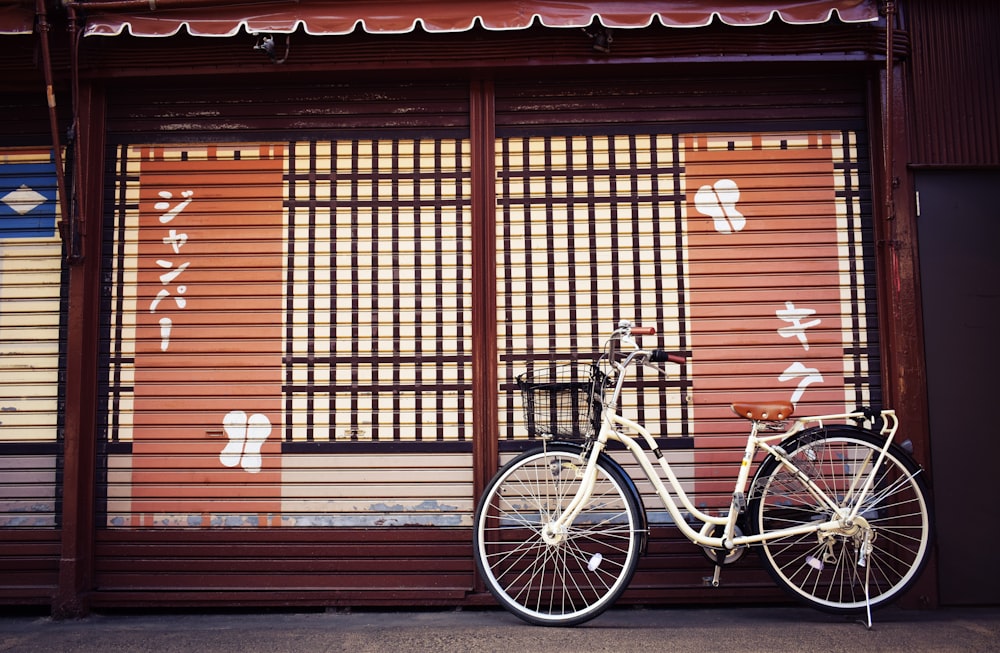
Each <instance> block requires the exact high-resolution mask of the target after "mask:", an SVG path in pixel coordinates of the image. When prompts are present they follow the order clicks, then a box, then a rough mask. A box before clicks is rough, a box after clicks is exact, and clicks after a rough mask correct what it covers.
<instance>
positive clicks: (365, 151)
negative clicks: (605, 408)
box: [107, 138, 471, 527]
mask: <svg viewBox="0 0 1000 653" xmlns="http://www.w3.org/2000/svg"><path fill="white" fill-rule="evenodd" d="M466 157H467V144H466V143H465V141H463V140H461V139H454V138H447V139H445V138H428V139H391V140H381V141H378V140H372V139H365V140H347V141H332V142H331V141H294V142H289V143H269V144H230V145H227V144H222V143H220V144H211V145H193V144H192V145H170V146H121V147H120V148H118V150H117V161H118V163H117V167H118V170H119V176H118V178H119V188H118V196H119V198H120V201H119V207H120V208H119V210H117V211H116V212H115V215H116V218H117V220H116V223H115V224H114V225H113V227H112V229H113V233H110V234H109V236H110V238H109V242H112V243H113V245H112V247H113V250H112V255H111V256H110V257H109V265H110V268H111V270H112V272H111V274H110V275H109V276H108V280H110V283H109V284H108V288H107V289H108V292H109V296H110V298H111V301H110V302H109V304H108V309H109V310H108V312H107V316H108V320H109V323H108V326H109V328H108V333H109V334H110V336H111V337H110V338H109V340H108V343H107V346H108V350H109V353H108V363H109V365H108V370H109V382H108V397H109V404H108V411H107V414H108V416H109V419H108V425H107V434H108V440H109V456H110V457H109V462H108V467H109V470H110V471H111V474H110V475H109V478H108V488H107V491H108V509H107V523H108V524H109V525H112V526H153V525H157V526H174V527H191V526H198V527H201V526H212V525H220V526H227V525H228V526H295V525H306V526H317V525H320V526H323V525H326V526H330V525H354V526H370V525H389V524H408V525H415V524H423V525H430V524H438V523H449V524H458V523H461V522H467V521H468V514H469V512H470V510H471V506H470V501H471V492H470V489H469V483H470V482H471V473H470V471H469V468H470V464H469V460H468V457H469V454H468V451H469V448H468V445H469V444H470V443H471V431H470V428H471V420H470V414H469V413H470V408H471V398H470V397H469V396H468V386H469V381H470V380H469V374H468V365H469V362H468V360H469V330H468V327H467V315H468V310H469V309H468V303H469V289H470V285H469V276H470V272H469V254H468V233H469V227H468V224H467V220H468V211H467V210H466V208H465V204H466V200H465V198H464V194H465V187H466V186H467V181H466V175H467V174H468V173H467V162H466V161H465V159H466ZM435 451H437V452H440V453H437V454H436V453H435ZM406 452H413V455H406ZM366 453H367V454H370V455H365V454H366ZM439 513H446V514H444V515H441V514H439Z"/></svg>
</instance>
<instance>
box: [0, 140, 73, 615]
mask: <svg viewBox="0 0 1000 653" xmlns="http://www.w3.org/2000/svg"><path fill="white" fill-rule="evenodd" d="M56 199H57V193H56V179H55V164H54V162H53V160H52V153H51V150H50V149H44V148H2V149H0V541H2V545H0V598H4V597H12V598H14V599H16V600H17V601H18V602H24V601H34V600H36V599H41V600H45V598H46V597H47V596H50V595H51V591H52V589H51V588H52V587H54V586H55V582H56V573H57V563H58V558H59V554H58V530H57V529H56V527H57V526H58V525H59V514H60V504H59V487H58V479H59V471H60V460H61V453H62V444H61V440H62V438H61V428H62V418H61V407H62V405H61V397H62V394H61V391H62V388H61V382H60V379H61V375H62V374H61V372H62V370H63V360H62V354H63V350H64V349H63V347H64V341H65V337H64V332H63V329H64V319H63V312H62V310H63V298H64V290H65V283H64V272H65V270H64V267H63V264H62V244H61V241H60V239H59V235H58V234H57V232H56V218H57V215H58V210H57V203H56Z"/></svg>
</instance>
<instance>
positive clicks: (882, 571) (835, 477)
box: [748, 426, 931, 614]
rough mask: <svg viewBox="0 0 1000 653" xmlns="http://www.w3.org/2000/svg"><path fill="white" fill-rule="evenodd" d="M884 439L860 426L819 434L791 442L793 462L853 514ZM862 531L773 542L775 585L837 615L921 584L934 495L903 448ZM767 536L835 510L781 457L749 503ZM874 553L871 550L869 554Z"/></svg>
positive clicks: (878, 478) (766, 466)
mask: <svg viewBox="0 0 1000 653" xmlns="http://www.w3.org/2000/svg"><path fill="white" fill-rule="evenodd" d="M883 444H884V439H883V438H881V437H878V436H876V435H874V434H872V433H871V432H869V431H864V430H862V429H859V428H855V427H852V426H841V427H825V428H816V429H810V430H808V431H805V432H803V433H801V434H800V435H798V436H795V437H793V438H792V439H791V440H790V441H787V442H783V443H782V447H783V448H784V449H785V451H786V452H787V453H788V455H789V457H790V458H791V460H792V461H793V462H794V464H795V465H796V467H798V468H799V469H800V470H801V471H802V472H804V473H805V474H806V475H807V476H808V477H809V479H810V480H812V481H813V482H814V483H815V484H816V485H817V486H818V487H819V488H820V489H822V490H823V491H824V492H825V493H826V494H827V495H828V496H830V497H831V498H834V499H835V500H836V501H837V502H838V503H839V506H840V507H842V508H850V507H853V506H854V505H855V503H856V501H857V497H858V493H859V491H860V489H861V485H862V484H863V483H864V481H865V479H867V477H868V474H869V473H870V472H871V471H872V469H873V467H874V465H875V464H876V463H877V461H878V457H879V453H880V450H881V448H882V445H883ZM874 478H875V481H874V486H873V487H872V489H871V491H870V492H869V493H868V495H867V496H866V497H865V499H864V502H863V504H862V506H861V509H860V510H859V511H858V519H857V521H856V524H855V528H851V529H841V530H838V531H830V532H827V533H818V532H812V533H807V534H804V535H790V536H787V537H782V538H779V539H771V540H768V541H765V542H764V543H763V544H762V545H761V546H760V548H759V551H760V554H761V557H762V558H763V560H764V562H765V563H766V566H767V568H768V570H769V571H770V573H771V575H772V576H773V577H774V579H775V581H776V582H777V583H778V584H779V585H781V586H782V587H784V588H786V589H787V590H788V591H790V592H791V593H792V594H793V595H795V596H796V597H798V598H799V599H802V600H803V601H805V602H807V603H809V604H811V605H813V606H814V607H817V608H820V609H822V610H825V611H828V612H835V613H847V614H851V613H857V612H862V611H864V610H865V609H866V606H867V602H866V591H867V593H868V597H869V598H870V601H871V607H872V608H877V607H879V606H882V605H886V604H888V603H889V602H891V601H893V600H894V599H896V598H898V597H899V596H901V595H902V594H903V593H904V592H905V591H906V589H907V588H908V587H909V586H910V585H911V584H912V583H913V581H914V580H916V578H917V576H918V575H919V573H920V570H921V569H922V568H923V566H924V563H925V562H926V561H927V556H928V553H929V550H930V537H931V526H930V524H931V520H930V506H929V502H928V499H927V497H928V494H927V491H926V488H925V486H924V482H923V476H922V474H921V471H920V469H919V467H918V466H917V465H916V464H915V463H913V461H912V460H911V459H910V458H909V456H907V455H906V453H905V452H903V451H902V449H900V448H899V447H897V446H896V445H892V446H891V447H890V448H889V450H888V451H887V452H886V456H885V458H884V460H883V461H882V463H881V464H880V465H879V466H878V468H877V469H876V470H875V477H874ZM748 507H749V510H748V514H749V521H750V522H751V524H750V526H751V529H752V530H754V531H755V532H756V533H758V534H768V533H772V532H774V531H777V530H780V529H783V528H789V527H794V526H799V525H809V524H812V523H816V522H817V521H826V520H828V519H831V518H832V517H833V511H832V510H831V509H830V508H828V507H827V506H826V505H824V504H822V503H821V502H820V501H818V499H817V497H816V496H815V495H814V494H813V493H812V492H811V491H810V490H809V488H808V487H807V486H806V484H805V483H804V482H803V480H802V479H801V478H800V477H799V476H798V475H797V474H794V473H792V472H791V471H789V470H788V469H787V468H785V467H783V466H782V465H781V464H780V463H779V462H778V461H777V460H776V459H774V458H768V459H767V460H765V461H764V462H763V463H762V464H761V468H760V471H759V472H758V474H757V478H756V480H755V483H754V485H753V487H752V488H751V500H750V502H749V506H748ZM866 550H867V552H866Z"/></svg>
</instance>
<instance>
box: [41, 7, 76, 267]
mask: <svg viewBox="0 0 1000 653" xmlns="http://www.w3.org/2000/svg"><path fill="white" fill-rule="evenodd" d="M35 8H36V18H37V24H38V35H39V38H40V39H41V46H42V67H43V68H44V72H45V98H46V101H47V102H48V105H49V128H50V129H51V131H52V150H53V158H54V159H55V166H56V191H57V192H58V193H59V212H60V214H61V215H60V216H59V218H60V219H59V235H60V237H61V238H62V241H63V248H64V252H63V255H64V256H65V257H66V260H67V262H69V263H70V264H74V263H78V262H79V257H78V256H76V255H75V253H74V252H75V247H76V246H75V241H76V229H74V225H73V219H72V216H70V211H69V207H70V201H69V195H67V193H66V167H65V165H64V162H63V153H62V143H61V142H60V140H59V117H58V116H57V115H56V94H55V90H54V87H53V83H52V56H51V53H50V50H49V19H48V14H47V12H46V9H45V0H36V2H35Z"/></svg>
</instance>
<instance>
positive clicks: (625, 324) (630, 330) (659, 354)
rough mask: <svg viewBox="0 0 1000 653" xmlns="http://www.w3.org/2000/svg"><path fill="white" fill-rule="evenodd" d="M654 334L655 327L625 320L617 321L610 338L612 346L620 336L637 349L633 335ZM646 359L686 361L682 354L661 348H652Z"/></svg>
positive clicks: (659, 361)
mask: <svg viewBox="0 0 1000 653" xmlns="http://www.w3.org/2000/svg"><path fill="white" fill-rule="evenodd" d="M655 334H656V327H643V326H636V325H634V324H632V323H631V322H629V321H627V320H623V321H621V322H619V324H618V329H617V330H616V331H615V335H613V336H612V338H611V344H612V348H614V346H615V341H616V339H617V338H620V339H622V340H624V341H626V342H627V343H629V344H630V345H631V346H632V347H634V348H635V350H636V351H639V345H638V343H636V342H635V340H633V336H652V335H655ZM647 360H648V361H649V362H650V363H676V364H678V365H683V364H684V363H685V362H687V357H686V356H684V355H683V354H679V353H675V352H670V351H666V350H663V349H654V350H652V351H650V352H649V356H648V358H647Z"/></svg>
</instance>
